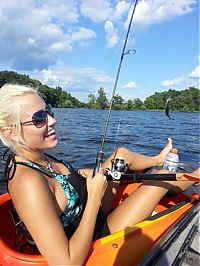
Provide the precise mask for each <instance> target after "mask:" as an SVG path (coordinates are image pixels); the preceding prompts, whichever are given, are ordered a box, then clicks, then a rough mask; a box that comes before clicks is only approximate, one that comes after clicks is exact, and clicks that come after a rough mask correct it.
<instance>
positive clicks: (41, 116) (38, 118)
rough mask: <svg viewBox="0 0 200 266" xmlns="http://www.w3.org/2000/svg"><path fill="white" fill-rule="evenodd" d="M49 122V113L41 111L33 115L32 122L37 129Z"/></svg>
mask: <svg viewBox="0 0 200 266" xmlns="http://www.w3.org/2000/svg"><path fill="white" fill-rule="evenodd" d="M46 121H47V112H46V111H44V110H40V111H38V112H36V113H35V114H33V116H32V122H33V124H34V125H35V126H36V127H43V126H44V125H45V124H46Z"/></svg>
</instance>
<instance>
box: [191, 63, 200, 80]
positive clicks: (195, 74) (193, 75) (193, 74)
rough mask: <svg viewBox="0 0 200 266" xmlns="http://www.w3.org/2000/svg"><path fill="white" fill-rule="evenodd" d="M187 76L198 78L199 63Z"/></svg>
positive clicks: (199, 72) (199, 75)
mask: <svg viewBox="0 0 200 266" xmlns="http://www.w3.org/2000/svg"><path fill="white" fill-rule="evenodd" d="M189 77H190V78H192V79H199V77H200V65H198V66H197V67H196V68H195V69H194V70H193V71H192V72H191V73H190V74H189Z"/></svg>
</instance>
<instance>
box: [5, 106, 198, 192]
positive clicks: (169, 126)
mask: <svg viewBox="0 0 200 266" xmlns="http://www.w3.org/2000/svg"><path fill="white" fill-rule="evenodd" d="M54 111H55V117H56V118H57V124H56V132H57V136H58V140H59V143H58V146H57V148H56V149H54V150H52V151H48V152H49V153H50V154H52V155H55V156H58V157H64V158H65V159H66V160H68V161H69V162H70V163H72V164H73V165H74V166H75V167H92V166H94V163H95V156H96V153H97V151H99V149H100V147H101V141H102V135H103V129H104V126H105V121H106V117H107V114H108V110H89V109H55V110H54ZM171 116H172V117H173V119H174V120H171V119H169V118H167V117H166V116H165V114H164V113H163V112H147V111H118V110H113V111H112V112H111V117H110V123H109V127H108V131H107V138H106V141H105V145H104V152H105V157H107V156H108V155H109V154H110V153H111V152H112V151H113V150H114V149H116V148H117V147H120V146H125V147H128V148H129V149H131V150H133V151H136V152H139V153H143V154H148V155H154V154H156V153H158V152H159V151H160V150H161V148H162V147H163V146H164V144H165V142H166V139H167V137H171V138H172V139H173V145H174V147H176V148H178V149H179V157H180V160H182V161H200V160H199V159H200V158H199V144H200V143H199V122H200V121H199V113H182V112H180V113H179V112H173V113H172V114H171ZM5 150H6V148H5V147H4V146H2V144H0V180H1V179H2V178H3V169H4V165H5V162H4V161H3V154H4V152H5ZM0 185H1V187H0V191H2V190H4V189H5V185H3V183H2V182H1V183H0Z"/></svg>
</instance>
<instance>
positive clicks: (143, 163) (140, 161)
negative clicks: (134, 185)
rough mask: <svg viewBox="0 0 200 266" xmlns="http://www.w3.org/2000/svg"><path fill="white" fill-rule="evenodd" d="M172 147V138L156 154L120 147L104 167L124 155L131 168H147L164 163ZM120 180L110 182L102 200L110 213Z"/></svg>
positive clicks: (135, 169)
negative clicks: (140, 152) (136, 151)
mask: <svg viewBox="0 0 200 266" xmlns="http://www.w3.org/2000/svg"><path fill="white" fill-rule="evenodd" d="M171 148H172V140H171V139H170V138H169V139H168V142H167V144H166V146H165V147H164V148H163V149H162V150H161V152H160V153H159V154H158V155H156V156H147V155H142V154H139V153H135V152H132V151H130V150H128V149H126V148H118V149H117V150H116V151H115V152H113V153H112V155H111V156H110V157H109V158H108V159H107V160H106V161H105V162H104V163H103V164H102V168H104V169H105V168H111V160H112V159H114V158H117V157H123V159H124V161H125V163H127V164H128V165H129V169H130V170H134V171H140V170H144V169H146V168H150V167H154V166H160V165H162V164H163V161H164V159H165V156H166V155H167V153H168V152H169V151H170V150H171ZM118 187H119V184H118V182H111V181H110V182H108V187H107V190H106V193H105V195H104V198H103V201H102V210H103V211H104V212H105V213H106V214H108V213H110V211H111V208H112V205H113V200H114V197H115V196H116V193H117V189H118Z"/></svg>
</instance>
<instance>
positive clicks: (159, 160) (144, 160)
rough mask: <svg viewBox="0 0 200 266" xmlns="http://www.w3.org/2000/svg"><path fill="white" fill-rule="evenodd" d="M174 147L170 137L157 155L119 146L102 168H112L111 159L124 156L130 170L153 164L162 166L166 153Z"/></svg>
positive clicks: (148, 166)
mask: <svg viewBox="0 0 200 266" xmlns="http://www.w3.org/2000/svg"><path fill="white" fill-rule="evenodd" d="M171 148H172V140H171V139H170V138H168V142H167V144H166V146H165V147H164V148H163V149H162V151H161V152H160V153H159V154H158V155H156V156H147V155H143V154H139V153H135V152H132V151H130V150H128V149H126V148H123V147H122V148H118V149H117V150H116V151H115V152H114V153H112V155H111V156H110V157H109V158H108V159H107V160H106V161H105V162H104V163H103V164H102V168H107V167H108V168H110V167H111V160H112V159H114V158H117V157H122V158H123V159H124V161H125V163H127V164H128V165H129V169H130V170H134V171H140V170H144V169H146V168H150V167H153V166H160V165H162V164H163V162H164V159H165V157H166V155H167V154H168V153H169V151H170V150H171Z"/></svg>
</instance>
